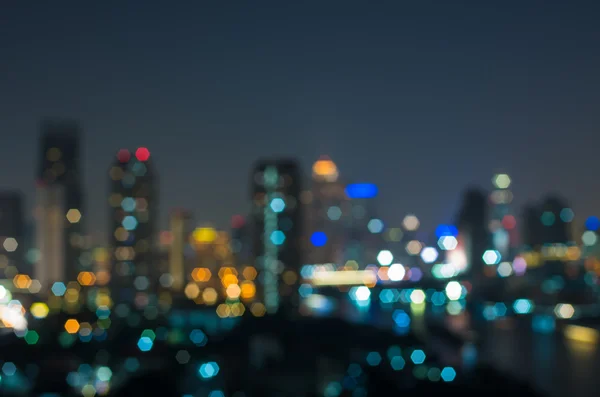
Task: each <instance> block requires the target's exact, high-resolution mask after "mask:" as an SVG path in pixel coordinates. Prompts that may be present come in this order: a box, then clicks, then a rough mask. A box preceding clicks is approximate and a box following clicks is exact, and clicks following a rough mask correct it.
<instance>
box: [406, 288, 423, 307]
mask: <svg viewBox="0 0 600 397" xmlns="http://www.w3.org/2000/svg"><path fill="white" fill-rule="evenodd" d="M410 301H411V302H412V303H416V304H417V305H420V304H421V303H423V302H425V292H423V290H420V289H416V290H414V291H413V292H411V293H410Z"/></svg>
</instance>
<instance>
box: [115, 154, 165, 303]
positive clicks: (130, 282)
mask: <svg viewBox="0 0 600 397" xmlns="http://www.w3.org/2000/svg"><path fill="white" fill-rule="evenodd" d="M109 174H110V196H109V204H110V220H111V224H110V240H109V241H110V249H111V259H112V263H113V268H112V274H111V283H110V286H111V294H112V296H113V300H115V301H116V302H117V303H130V302H135V306H136V307H138V308H143V307H145V306H148V304H149V303H150V302H151V298H152V297H153V296H155V292H156V290H155V288H156V287H157V286H158V279H159V277H160V273H161V272H160V269H159V266H158V264H157V263H155V262H156V261H155V259H156V256H155V248H156V244H157V232H158V229H157V223H158V180H157V179H158V178H157V175H156V172H155V170H154V167H153V164H152V160H151V158H150V152H149V151H148V149H147V148H145V147H140V148H138V149H137V150H135V151H133V152H132V151H129V150H127V149H121V150H120V151H119V152H118V153H117V156H116V159H115V162H114V164H113V166H112V167H111V169H110V172H109Z"/></svg>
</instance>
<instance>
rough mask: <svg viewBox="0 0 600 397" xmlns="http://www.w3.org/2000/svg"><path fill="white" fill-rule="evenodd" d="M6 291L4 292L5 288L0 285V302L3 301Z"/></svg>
mask: <svg viewBox="0 0 600 397" xmlns="http://www.w3.org/2000/svg"><path fill="white" fill-rule="evenodd" d="M7 292H8V291H7V290H6V288H4V286H3V285H0V300H2V299H4V297H5V296H6V293H7Z"/></svg>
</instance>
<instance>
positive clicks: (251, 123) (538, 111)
mask: <svg viewBox="0 0 600 397" xmlns="http://www.w3.org/2000/svg"><path fill="white" fill-rule="evenodd" d="M65 3H68V4H69V6H68V7H67V6H61V7H56V6H55V4H54V3H39V4H38V5H37V6H36V7H29V6H28V5H26V4H23V3H21V2H14V3H13V4H10V5H5V6H3V9H2V11H1V13H0V48H2V59H3V61H2V62H1V63H0V76H1V77H0V87H1V90H2V94H3V95H0V109H1V110H0V115H1V117H0V131H2V132H1V134H2V135H1V136H2V138H3V144H1V145H0V166H1V168H2V169H3V172H2V173H0V187H3V188H9V187H10V188H18V189H20V190H22V191H23V192H24V193H26V195H27V198H28V201H29V203H28V204H29V208H31V207H32V205H33V202H32V197H33V187H34V185H35V183H34V182H35V175H36V169H37V168H36V167H38V164H37V157H36V156H37V154H38V150H39V149H38V146H37V143H36V142H37V141H36V139H37V137H38V135H39V122H40V120H41V119H42V118H44V117H56V116H58V117H65V118H72V119H75V120H78V121H79V122H80V123H81V126H82V130H83V139H82V142H83V148H82V156H83V160H84V162H83V165H84V168H83V171H82V172H83V178H84V180H85V191H86V204H85V206H86V211H85V214H86V215H85V216H86V217H87V222H86V223H87V225H88V228H90V232H91V233H92V234H93V235H94V236H95V237H97V238H98V239H100V240H101V239H104V238H105V237H106V234H107V233H106V232H105V230H107V226H106V219H105V218H106V213H107V211H108V209H107V203H106V200H107V196H108V181H107V179H108V176H107V172H108V168H109V166H110V164H111V163H112V161H113V159H114V155H115V153H116V151H117V150H118V149H120V148H136V147H138V146H146V147H148V148H149V149H150V151H151V153H152V157H153V159H154V165H155V167H156V170H157V173H158V175H159V177H160V182H159V183H160V212H161V219H162V220H163V222H162V225H163V226H164V225H166V217H167V214H168V211H169V210H170V209H171V208H174V207H183V208H188V209H190V210H192V211H193V213H194V216H195V219H196V220H197V221H198V222H212V223H214V224H216V226H219V227H223V228H225V227H227V226H228V224H229V219H230V218H231V216H232V215H233V214H246V213H247V211H248V202H249V201H248V200H249V196H250V193H249V186H248V179H249V175H250V169H251V166H252V164H253V163H254V161H255V160H256V159H257V158H259V157H263V156H267V157H273V156H290V157H296V158H298V159H299V160H300V161H301V163H302V165H303V170H304V172H305V178H306V179H307V180H308V178H309V177H310V174H309V171H310V166H311V164H312V163H313V162H314V161H315V160H316V159H318V158H319V156H320V155H322V154H327V155H329V156H330V157H331V158H332V159H333V160H334V161H335V163H336V164H337V166H338V169H339V171H340V175H341V177H342V178H343V179H344V180H345V181H347V182H357V181H368V182H373V183H376V184H377V185H378V186H379V189H380V197H378V209H377V215H378V216H380V217H381V218H382V219H384V220H385V222H386V223H388V224H390V225H391V224H398V225H399V224H400V223H401V220H402V218H403V216H404V215H405V214H406V213H409V212H410V213H415V214H417V215H418V216H419V218H420V220H421V223H422V228H423V230H425V231H427V232H433V230H434V229H435V226H436V225H437V224H439V223H443V222H451V221H452V220H453V217H454V214H455V213H456V210H457V207H458V203H459V201H460V199H461V196H460V195H461V192H462V190H463V189H464V188H465V186H466V185H469V184H475V185H479V186H482V187H485V188H486V189H488V188H490V187H491V176H492V175H493V174H494V173H496V172H500V171H502V172H507V173H509V174H510V175H511V177H512V179H513V185H512V190H513V193H514V205H515V208H520V207H521V206H522V205H523V204H524V203H526V202H527V201H529V200H538V199H539V198H540V195H541V194H543V193H546V192H554V191H555V192H558V193H559V194H560V195H562V196H564V197H565V198H566V199H567V200H568V202H569V203H570V205H571V206H572V207H573V209H574V210H575V213H576V220H577V221H578V222H579V223H582V221H583V220H585V216H588V215H591V214H597V213H598V207H597V200H596V197H597V196H598V194H599V193H600V192H599V191H598V184H597V183H592V182H593V181H595V180H596V179H597V174H598V165H597V164H598V162H597V161H594V159H595V156H596V154H597V153H596V148H597V147H598V144H600V141H599V134H598V133H597V131H596V130H597V128H598V125H599V122H600V113H598V112H597V109H598V105H600V103H599V102H600V99H599V97H598V94H597V93H598V92H599V89H600V77H599V75H598V73H597V71H598V70H600V56H599V55H598V51H597V43H598V42H599V39H600V31H599V30H598V28H597V17H598V7H599V6H598V4H597V3H595V2H578V4H577V5H574V4H571V3H568V2H559V1H550V2H546V1H545V2H541V1H531V2H527V4H524V3H525V2H516V1H514V2H503V3H502V5H501V6H498V5H496V6H494V5H492V4H491V3H487V2H484V3H486V4H481V3H479V2H470V3H469V5H468V7H467V6H458V5H459V4H461V5H465V4H466V2H447V3H446V2H435V3H433V2H419V3H420V4H408V3H406V4H400V2H384V3H383V4H378V5H371V6H369V7H367V6H366V4H357V3H353V2H326V3H327V4H324V3H323V2H302V4H292V3H291V2H269V6H268V7H266V6H265V7H260V8H255V7H254V5H253V4H251V3H246V4H243V3H241V2H240V3H239V4H236V6H235V7H234V6H233V3H231V2H219V3H218V4H217V3H216V2H215V3H213V4H210V5H201V4H200V3H197V4H196V3H195V4H192V3H185V4H184V3H180V4H178V5H177V6H174V7H171V8H169V12H165V7H166V6H167V2H157V1H146V2H144V3H143V6H142V5H141V4H138V3H135V2H129V3H127V4H123V3H122V2H116V1H108V2H106V1H102V2H94V3H86V4H83V3H81V2H65ZM451 3H453V4H451ZM492 76H493V78H492ZM8 143H10V144H8ZM577 214H581V217H577Z"/></svg>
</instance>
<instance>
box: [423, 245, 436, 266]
mask: <svg viewBox="0 0 600 397" xmlns="http://www.w3.org/2000/svg"><path fill="white" fill-rule="evenodd" d="M438 255H439V254H438V251H437V250H436V249H435V248H433V247H425V248H423V251H421V259H423V262H425V263H433V262H435V260H436V259H437V258H438Z"/></svg>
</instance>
